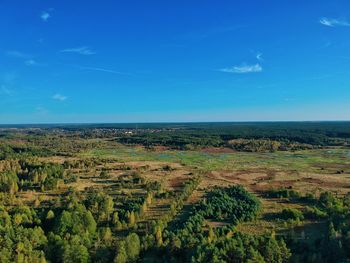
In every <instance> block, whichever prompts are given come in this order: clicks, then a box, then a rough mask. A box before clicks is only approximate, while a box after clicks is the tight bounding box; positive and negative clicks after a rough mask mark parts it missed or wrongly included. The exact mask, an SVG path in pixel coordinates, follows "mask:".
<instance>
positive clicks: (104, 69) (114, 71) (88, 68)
mask: <svg viewBox="0 0 350 263" xmlns="http://www.w3.org/2000/svg"><path fill="white" fill-rule="evenodd" d="M80 68H81V69H85V70H93V71H100V72H106V73H112V74H119V75H130V74H129V73H125V72H120V71H116V70H113V69H106V68H97V67H80Z"/></svg>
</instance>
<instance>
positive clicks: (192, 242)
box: [0, 122, 350, 263]
mask: <svg viewBox="0 0 350 263" xmlns="http://www.w3.org/2000/svg"><path fill="white" fill-rule="evenodd" d="M349 146H350V123H348V122H319V123H313V122H312V123H193V124H190V123H183V124H181V123H175V124H99V125H97V124H91V125H31V126H30V125H28V126H26V125H21V126H1V127H0V202H1V203H0V262H4V263H6V262H19V263H22V262H23V263H24V262H38V263H43V262H53V263H56V262H57V263H61V262H62V263H68V262H72V263H73V262H74V263H88V262H101V263H103V262H116V263H126V262H220V263H221V262H222V263H223V262H237V263H239V262H247V263H248V262H249V263H253V262H261V263H262V262H276V263H284V262H315V263H316V262H350V191H349V189H350V147H349Z"/></svg>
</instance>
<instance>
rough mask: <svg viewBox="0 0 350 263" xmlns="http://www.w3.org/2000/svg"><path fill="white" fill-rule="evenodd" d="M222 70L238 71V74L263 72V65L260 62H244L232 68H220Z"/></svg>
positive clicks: (228, 71)
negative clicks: (253, 63)
mask: <svg viewBox="0 0 350 263" xmlns="http://www.w3.org/2000/svg"><path fill="white" fill-rule="evenodd" d="M220 71H221V72H226V73H237V74H242V73H253V72H261V71H262V67H261V65H260V64H258V63H257V64H255V65H246V64H242V65H241V66H233V67H230V68H223V69H220Z"/></svg>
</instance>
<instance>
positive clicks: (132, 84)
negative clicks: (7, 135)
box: [0, 0, 350, 124]
mask: <svg viewBox="0 0 350 263" xmlns="http://www.w3.org/2000/svg"><path fill="white" fill-rule="evenodd" d="M349 73H350V1H348V0H343V1H342V0H327V1H326V0H308V1H295V0H266V1H261V0H220V1H213V0H211V1H209V0H201V1H199V0H178V1H161V0H157V1H156V0H148V1H141V0H138V1H136V0H128V1H121V0H99V1H93V0H91V1H86V0H84V1H82V0H75V1H68V0H59V1H58V0H41V1H39V0H26V1H23V0H0V123H3V124H16V123H89V122H90V123H92V122H94V123H95V122H182V121H184V122H197V121H307V120H312V121H317V120H350V74H349Z"/></svg>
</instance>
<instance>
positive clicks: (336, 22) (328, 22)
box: [319, 17, 350, 27]
mask: <svg viewBox="0 0 350 263" xmlns="http://www.w3.org/2000/svg"><path fill="white" fill-rule="evenodd" d="M319 22H320V23H321V24H322V25H324V26H329V27H335V26H350V23H349V22H348V21H346V20H344V19H336V18H327V17H322V18H321V19H320V20H319Z"/></svg>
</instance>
